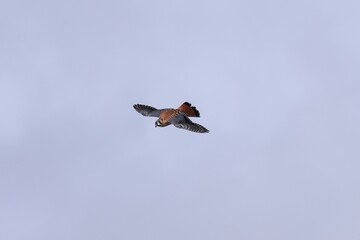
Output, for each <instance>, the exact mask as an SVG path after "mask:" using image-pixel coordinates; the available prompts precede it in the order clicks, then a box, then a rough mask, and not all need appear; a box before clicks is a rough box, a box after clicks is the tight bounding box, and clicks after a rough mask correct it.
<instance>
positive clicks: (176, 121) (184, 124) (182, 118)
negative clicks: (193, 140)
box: [170, 113, 209, 133]
mask: <svg viewBox="0 0 360 240" xmlns="http://www.w3.org/2000/svg"><path fill="white" fill-rule="evenodd" d="M170 122H171V123H172V124H173V125H174V126H175V127H177V128H182V129H185V130H188V131H192V132H197V133H208V132H209V130H207V129H206V128H205V127H203V126H201V125H200V124H197V123H194V122H192V121H191V120H190V119H189V118H188V117H187V116H186V115H185V114H184V113H179V114H177V115H176V116H175V117H173V118H172V119H170Z"/></svg>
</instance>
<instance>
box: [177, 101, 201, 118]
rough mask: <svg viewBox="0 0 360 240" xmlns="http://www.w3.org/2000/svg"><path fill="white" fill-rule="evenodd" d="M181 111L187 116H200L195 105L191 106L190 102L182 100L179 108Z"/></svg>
mask: <svg viewBox="0 0 360 240" xmlns="http://www.w3.org/2000/svg"><path fill="white" fill-rule="evenodd" d="M178 110H180V111H181V112H183V113H185V114H186V116H188V117H200V113H199V111H198V110H197V109H196V107H194V106H191V103H188V102H184V103H183V104H182V105H181V106H180V107H179V108H178Z"/></svg>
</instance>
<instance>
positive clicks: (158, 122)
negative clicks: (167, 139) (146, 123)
mask: <svg viewBox="0 0 360 240" xmlns="http://www.w3.org/2000/svg"><path fill="white" fill-rule="evenodd" d="M155 127H164V125H163V123H162V122H161V118H159V119H158V120H156V122H155Z"/></svg>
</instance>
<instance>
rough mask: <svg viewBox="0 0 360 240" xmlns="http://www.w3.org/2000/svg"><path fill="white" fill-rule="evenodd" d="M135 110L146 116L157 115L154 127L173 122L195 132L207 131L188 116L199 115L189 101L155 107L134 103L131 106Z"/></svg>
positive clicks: (176, 125)
mask: <svg viewBox="0 0 360 240" xmlns="http://www.w3.org/2000/svg"><path fill="white" fill-rule="evenodd" d="M133 107H134V108H135V110H136V111H137V112H139V113H140V114H141V115H143V116H146V117H157V118H158V120H157V121H156V122H155V127H166V126H169V125H170V124H173V125H174V126H175V127H177V128H182V129H185V130H188V131H192V132H197V133H208V132H209V130H207V129H206V128H205V127H203V126H201V125H200V124H197V123H194V122H193V121H191V120H190V118H189V117H200V113H199V111H198V110H197V109H196V107H194V106H191V103H188V102H184V103H183V104H182V105H181V106H180V107H178V108H176V109H174V108H164V109H156V108H154V107H150V106H147V105H143V104H134V106H133Z"/></svg>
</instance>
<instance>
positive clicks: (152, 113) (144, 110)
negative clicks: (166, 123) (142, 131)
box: [133, 104, 162, 117]
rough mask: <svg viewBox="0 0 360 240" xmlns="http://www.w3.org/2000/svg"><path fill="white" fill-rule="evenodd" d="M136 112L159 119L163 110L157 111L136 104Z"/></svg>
mask: <svg viewBox="0 0 360 240" xmlns="http://www.w3.org/2000/svg"><path fill="white" fill-rule="evenodd" d="M133 107H134V108H135V110H136V111H137V112H138V113H140V114H141V115H143V116H146V117H159V116H160V113H161V111H162V109H156V108H154V107H150V106H147V105H143V104H134V106H133Z"/></svg>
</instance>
